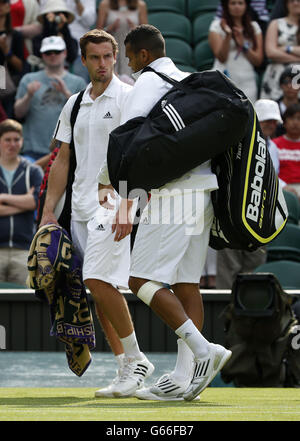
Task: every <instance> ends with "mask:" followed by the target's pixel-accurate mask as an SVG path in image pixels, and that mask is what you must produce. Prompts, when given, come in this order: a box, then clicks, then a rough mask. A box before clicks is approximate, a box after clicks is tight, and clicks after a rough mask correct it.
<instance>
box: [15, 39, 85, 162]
mask: <svg viewBox="0 0 300 441" xmlns="http://www.w3.org/2000/svg"><path fill="white" fill-rule="evenodd" d="M41 56H42V59H43V62H44V65H45V68H44V69H42V70H39V71H37V72H32V73H28V74H25V75H24V76H23V78H22V80H21V81H20V84H19V87H18V90H17V94H16V101H15V114H16V117H17V118H18V119H23V120H24V123H23V131H24V149H23V152H22V154H23V155H25V156H27V158H28V159H31V160H32V161H36V160H40V159H41V158H42V157H44V156H45V155H49V154H50V151H49V146H50V143H51V139H52V135H53V132H54V129H55V126H56V122H57V119H58V117H59V115H60V112H61V110H62V108H63V106H64V105H65V103H66V102H67V100H68V98H69V97H70V96H71V95H72V94H74V93H77V92H79V91H81V90H82V89H84V88H85V86H86V82H85V81H84V79H83V78H81V77H79V76H77V75H74V74H72V73H70V72H69V71H67V70H66V69H65V66H64V65H65V59H66V56H67V51H66V43H65V41H64V40H63V39H62V37H59V36H55V35H53V36H51V37H46V38H44V39H43V41H42V45H41ZM47 162H48V160H47ZM40 165H42V166H43V164H40Z"/></svg>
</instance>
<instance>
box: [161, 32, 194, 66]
mask: <svg viewBox="0 0 300 441" xmlns="http://www.w3.org/2000/svg"><path fill="white" fill-rule="evenodd" d="M165 41H166V55H167V57H170V58H171V59H172V60H173V62H174V63H175V64H181V65H186V66H193V65H194V62H193V51H192V48H191V46H190V45H189V44H188V43H187V42H186V41H182V40H179V39H178V38H165Z"/></svg>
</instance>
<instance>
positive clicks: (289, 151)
mask: <svg viewBox="0 0 300 441" xmlns="http://www.w3.org/2000/svg"><path fill="white" fill-rule="evenodd" d="M283 124H284V128H285V130H286V133H285V134H284V135H282V136H279V137H278V138H274V139H273V141H274V143H275V144H276V145H277V147H278V153H279V162H280V167H279V178H280V179H281V180H282V181H284V182H285V183H286V186H285V187H284V190H287V191H292V192H293V193H296V194H297V196H298V198H299V199H300V104H293V105H291V106H289V107H288V108H287V109H286V111H285V112H284V114H283Z"/></svg>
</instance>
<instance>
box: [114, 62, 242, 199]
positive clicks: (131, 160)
mask: <svg viewBox="0 0 300 441" xmlns="http://www.w3.org/2000/svg"><path fill="white" fill-rule="evenodd" d="M147 70H148V71H149V70H151V71H154V70H153V69H151V68H149V67H147V68H145V69H144V71H147ZM154 72H155V73H156V74H157V75H159V76H160V77H162V78H163V79H164V80H165V81H168V82H169V83H171V84H172V85H173V87H172V88H171V89H170V90H169V91H168V92H167V93H166V94H165V95H164V96H163V97H162V98H161V99H160V100H159V101H158V102H157V104H156V105H155V106H154V107H153V109H152V111H151V112H150V114H149V115H148V116H147V117H146V118H144V117H137V118H133V119H131V120H129V121H128V122H127V123H125V124H123V125H121V126H120V127H118V128H116V129H115V130H113V131H112V132H111V134H110V138H109V145H108V152H107V165H108V172H109V177H110V181H111V183H112V185H113V187H114V188H115V189H116V190H117V191H118V193H119V194H121V196H123V197H127V196H128V194H129V192H130V191H131V190H133V189H144V190H146V191H150V190H151V189H154V188H159V187H161V186H163V185H165V184H166V183H168V182H170V181H172V180H173V179H177V178H179V177H181V176H182V175H184V174H185V173H186V172H188V171H189V170H191V169H193V168H195V167H196V166H198V165H200V164H202V163H203V162H205V161H207V160H209V159H211V158H214V157H215V156H217V155H219V154H220V153H222V152H224V151H225V150H227V149H228V148H229V147H231V146H235V145H237V144H238V143H239V141H240V140H241V139H242V138H243V137H244V135H245V130H246V127H247V122H248V118H249V106H250V102H249V100H248V99H247V97H246V96H245V95H244V93H243V92H242V91H241V90H239V89H238V88H237V87H236V86H235V85H234V84H233V83H232V81H231V80H229V79H228V78H227V77H226V76H225V75H223V74H222V73H221V72H219V71H204V72H200V73H199V72H195V73H192V74H191V75H189V76H188V77H186V78H184V79H183V80H182V81H180V82H179V81H176V80H174V79H172V78H170V77H168V76H167V75H164V74H162V73H160V72H156V71H154ZM121 181H126V183H127V188H125V189H124V186H121V185H120V186H119V183H120V182H121ZM125 187H126V186H125Z"/></svg>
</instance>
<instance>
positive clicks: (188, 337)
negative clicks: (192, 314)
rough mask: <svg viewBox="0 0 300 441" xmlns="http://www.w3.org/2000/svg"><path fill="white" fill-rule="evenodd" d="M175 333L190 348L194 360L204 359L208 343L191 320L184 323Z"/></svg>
mask: <svg viewBox="0 0 300 441" xmlns="http://www.w3.org/2000/svg"><path fill="white" fill-rule="evenodd" d="M175 333H176V334H177V335H178V337H180V338H182V340H183V341H185V343H186V344H187V345H188V346H189V347H190V349H191V350H192V351H193V353H194V355H195V357H196V358H203V357H206V356H207V354H208V346H209V342H208V341H207V340H206V338H204V337H203V335H202V334H201V332H200V331H199V330H198V329H197V328H196V326H195V325H194V323H193V322H192V320H191V319H188V320H187V321H186V322H184V323H183V324H182V325H181V326H179V328H177V329H176V331H175Z"/></svg>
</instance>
